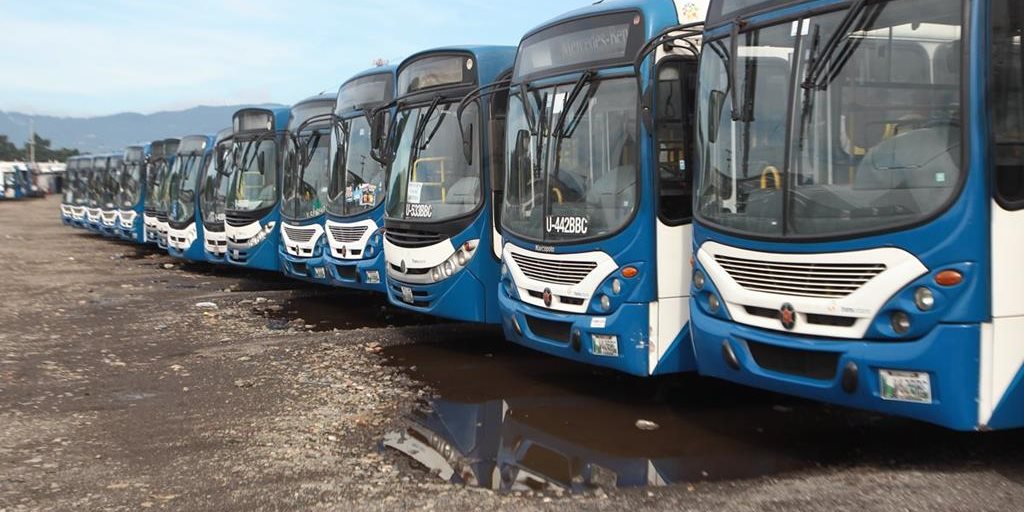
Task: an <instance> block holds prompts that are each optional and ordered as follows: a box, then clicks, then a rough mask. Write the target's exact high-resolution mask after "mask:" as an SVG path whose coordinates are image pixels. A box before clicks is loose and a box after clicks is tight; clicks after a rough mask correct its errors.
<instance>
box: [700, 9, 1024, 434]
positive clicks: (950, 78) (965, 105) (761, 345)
mask: <svg viewBox="0 0 1024 512" xmlns="http://www.w3.org/2000/svg"><path fill="white" fill-rule="evenodd" d="M1022 27H1024V6H1022V5H1021V4H1020V2H1016V1H1012V0H889V1H876V2H865V1H854V2H847V1H842V2H840V1H825V0H816V1H804V2H794V1H791V0H786V1H753V0H715V1H714V2H712V4H711V7H710V8H709V12H708V30H707V31H706V33H705V40H704V52H703V61H702V64H701V70H700V75H699V86H698V91H699V92H698V100H697V102H698V103H697V104H698V119H697V124H698V127H699V128H700V131H699V132H698V140H697V150H698V152H699V153H698V154H699V155H700V156H699V161H700V169H699V172H698V176H697V177H696V190H695V203H694V208H695V219H696V220H695V228H694V250H695V253H696V268H695V270H694V276H693V290H692V293H693V299H692V301H691V312H692V315H693V316H692V325H693V338H694V346H695V352H696V357H697V361H698V367H699V370H700V372H701V373H703V374H705V375H710V376H715V377H720V378H723V379H727V380H730V381H734V382H738V383H742V384H746V385H750V386H755V387H759V388H764V389H768V390H773V391H777V392H782V393H788V394H792V395H797V396H802V397H807V398H811V399H815V400H821V401H826V402H830V403H835V404H840V405H844V406H850V407H856V408H863V409H869V410H873V411H878V412H881V413H887V414H893V415H899V416H905V417H910V418H915V419H918V420H922V421H926V422H930V423H935V424H938V425H942V426H945V427H948V428H951V429H956V430H990V429H1003V428H1011V427H1020V426H1024V372H1022V370H1021V368H1022V363H1024V348H1022V347H1024V345H1022V343H1021V335H1022V333H1024V301H1022V300H1020V296H1019V295H1020V294H1019V292H1020V290H1021V289H1022V288H1024V272H1022V271H1021V270H1020V268H1019V264H1018V262H1017V258H1018V255H1019V251H1018V249H1020V248H1021V247H1024V232H1021V231H1020V229H1019V227H1018V226H1019V222H1020V221H1021V220H1024V213H1021V212H1022V207H1024V192H1022V191H1024V187H1022V185H1021V184H1022V183H1024V181H1022V178H1021V176H1024V174H1022V173H1021V169H1022V166H1021V162H1022V157H1021V155H1024V151H1022V149H1024V145H1022V144H1024V143H1022V142H1021V141H1022V140H1024V138H1022V137H1021V132H1020V127H1021V126H1022V123H1021V119H1022V112H1024V110H1022V108H1021V106H1022V105H1024V98H1022V90H1024V87H1022V81H1021V77H1022V60H1021V57H1022V52H1021V36H1020V34H1021V30H1022Z"/></svg>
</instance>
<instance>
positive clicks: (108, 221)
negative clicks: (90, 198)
mask: <svg viewBox="0 0 1024 512" xmlns="http://www.w3.org/2000/svg"><path fill="white" fill-rule="evenodd" d="M123 171H124V155H123V154H121V153H114V154H110V155H107V168H106V172H105V173H104V175H103V183H102V187H103V188H102V197H101V201H100V203H101V205H100V208H101V211H100V231H101V232H102V233H103V235H104V236H110V237H116V236H118V229H117V217H118V213H119V211H120V208H119V205H118V201H117V200H118V198H119V197H120V195H121V174H122V173H123Z"/></svg>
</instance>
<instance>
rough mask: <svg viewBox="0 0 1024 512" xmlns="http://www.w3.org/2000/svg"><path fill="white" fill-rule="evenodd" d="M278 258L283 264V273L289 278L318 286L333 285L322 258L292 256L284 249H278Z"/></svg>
mask: <svg viewBox="0 0 1024 512" xmlns="http://www.w3.org/2000/svg"><path fill="white" fill-rule="evenodd" d="M277 258H278V261H280V262H281V273H282V274H284V275H285V276H287V277H290V278H292V279H299V280H302V281H307V282H310V283H316V284H323V285H330V284H331V278H330V276H331V274H330V272H328V270H327V266H326V263H324V258H323V257H322V256H321V257H315V258H302V257H298V256H292V255H290V254H288V252H287V251H286V250H285V249H284V247H278V250H277Z"/></svg>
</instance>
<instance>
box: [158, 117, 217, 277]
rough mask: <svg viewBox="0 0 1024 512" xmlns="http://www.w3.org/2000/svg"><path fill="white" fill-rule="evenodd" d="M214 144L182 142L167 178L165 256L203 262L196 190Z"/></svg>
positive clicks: (196, 138) (201, 139) (200, 139)
mask: <svg viewBox="0 0 1024 512" xmlns="http://www.w3.org/2000/svg"><path fill="white" fill-rule="evenodd" d="M215 142H216V140H215V138H214V136H212V135H189V136H187V137H184V138H182V139H181V144H180V145H179V146H178V156H177V158H176V159H175V161H174V166H173V167H172V168H171V172H170V174H168V177H167V183H168V189H169V196H168V209H167V228H168V229H167V252H168V253H169V254H170V255H171V256H173V257H175V258H179V259H186V260H189V261H206V252H205V250H204V248H203V245H204V241H205V238H204V236H203V222H202V213H201V212H200V211H199V195H200V191H199V187H200V186H201V185H202V178H203V171H204V170H206V168H207V162H209V161H210V159H211V158H212V157H213V149H214V143H215Z"/></svg>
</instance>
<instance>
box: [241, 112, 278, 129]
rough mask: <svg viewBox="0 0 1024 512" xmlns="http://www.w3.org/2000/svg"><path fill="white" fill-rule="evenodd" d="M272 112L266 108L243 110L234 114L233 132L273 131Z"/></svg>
mask: <svg viewBox="0 0 1024 512" xmlns="http://www.w3.org/2000/svg"><path fill="white" fill-rule="evenodd" d="M273 130H274V114H273V113H272V112H270V111H267V110H245V111H242V112H238V113H236V114H235V133H239V132H253V131H273Z"/></svg>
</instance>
